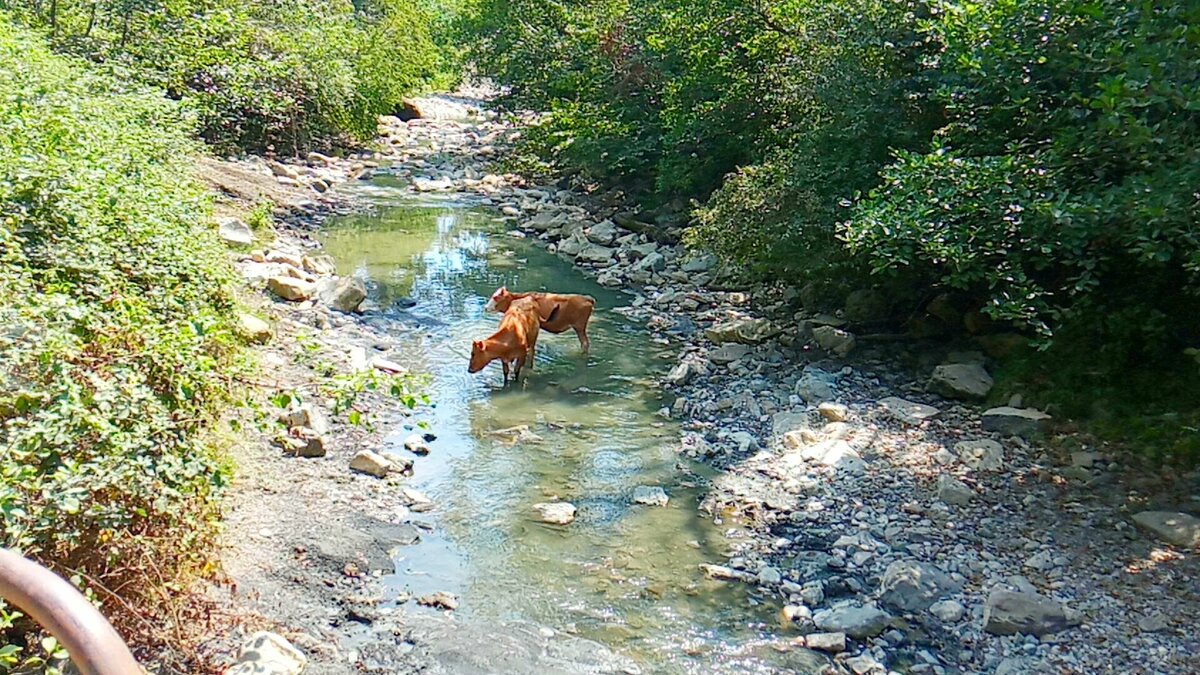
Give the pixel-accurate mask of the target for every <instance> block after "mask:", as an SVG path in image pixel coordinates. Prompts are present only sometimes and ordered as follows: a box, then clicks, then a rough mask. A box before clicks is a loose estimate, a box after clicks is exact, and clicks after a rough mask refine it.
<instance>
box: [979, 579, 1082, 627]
mask: <svg viewBox="0 0 1200 675" xmlns="http://www.w3.org/2000/svg"><path fill="white" fill-rule="evenodd" d="M1082 620H1083V619H1082V616H1080V614H1079V613H1078V612H1076V611H1075V610H1072V609H1070V608H1069V607H1067V606H1066V605H1063V604H1062V603H1059V602H1055V601H1054V600H1051V599H1050V598H1047V597H1044V596H1042V595H1038V594H1037V593H1020V592H1016V591H1004V590H996V591H992V594H991V595H989V596H988V599H987V603H986V604H985V605H984V607H983V629H984V630H985V631H987V632H989V633H992V634H993V635H1015V634H1017V633H1025V634H1028V635H1036V636H1038V637H1041V636H1043V635H1050V634H1052V633H1058V632H1061V631H1064V630H1066V629H1068V628H1071V627H1072V626H1078V625H1079V624H1080V623H1082Z"/></svg>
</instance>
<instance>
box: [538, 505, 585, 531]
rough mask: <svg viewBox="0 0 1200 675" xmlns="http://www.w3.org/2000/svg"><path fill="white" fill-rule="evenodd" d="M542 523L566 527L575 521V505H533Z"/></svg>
mask: <svg viewBox="0 0 1200 675" xmlns="http://www.w3.org/2000/svg"><path fill="white" fill-rule="evenodd" d="M533 510H534V511H536V512H537V514H538V518H539V519H540V520H541V521H542V522H543V523H550V524H552V525H568V524H570V523H571V522H573V521H574V520H575V505H574V504H571V503H569V502H542V503H539V504H534V505H533Z"/></svg>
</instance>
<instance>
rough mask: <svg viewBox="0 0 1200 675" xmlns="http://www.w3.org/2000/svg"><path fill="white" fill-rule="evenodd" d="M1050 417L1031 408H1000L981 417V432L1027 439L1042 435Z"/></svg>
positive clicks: (986, 411) (988, 411)
mask: <svg viewBox="0 0 1200 675" xmlns="http://www.w3.org/2000/svg"><path fill="white" fill-rule="evenodd" d="M1050 419H1051V418H1050V416H1049V415H1047V414H1046V413H1044V412H1042V411H1040V410H1034V409H1033V408H1010V407H1008V406H1001V407H999V408H992V409H990V410H985V411H984V413H983V417H982V422H983V430H984V431H994V432H997V433H1001V434H1005V435H1007V436H1021V437H1023V438H1028V437H1031V436H1037V435H1038V434H1041V433H1044V432H1045V431H1046V428H1047V427H1048V426H1049V423H1050Z"/></svg>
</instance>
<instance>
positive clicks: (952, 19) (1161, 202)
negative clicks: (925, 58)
mask: <svg viewBox="0 0 1200 675" xmlns="http://www.w3.org/2000/svg"><path fill="white" fill-rule="evenodd" d="M947 9H948V10H949V11H947V12H945V13H944V15H943V18H942V19H941V20H939V21H938V22H936V23H932V24H930V26H929V27H928V30H929V31H930V32H931V33H932V34H934V35H936V36H937V38H938V40H939V41H940V42H941V43H943V44H944V45H945V53H944V54H942V55H941V57H940V63H939V69H940V77H941V81H942V82H943V84H942V87H941V88H940V91H939V95H940V98H941V100H942V101H943V102H944V104H945V107H946V110H947V113H948V124H947V126H946V127H945V128H944V129H943V130H942V133H940V134H939V138H938V139H937V141H936V142H935V143H934V145H933V147H932V148H930V149H929V150H928V151H927V152H923V153H912V154H907V153H900V154H899V155H898V157H897V161H896V163H895V164H894V165H892V166H891V167H889V168H888V169H887V170H886V171H885V172H884V184H883V185H882V186H881V187H880V188H879V189H878V190H876V191H875V192H874V193H873V194H872V195H870V197H869V198H867V199H866V200H864V201H863V202H862V203H861V204H859V205H858V207H857V208H856V211H855V213H854V214H853V217H852V218H851V219H850V222H849V224H848V226H847V228H846V231H845V235H846V239H847V241H848V242H849V244H850V245H851V250H852V251H854V252H857V253H860V254H861V255H863V256H864V257H866V258H868V259H870V261H871V263H872V265H873V266H874V267H875V268H876V269H877V270H879V271H889V270H895V269H901V268H909V269H912V270H915V271H917V272H918V273H919V274H920V276H921V278H922V279H923V280H925V281H928V282H931V283H944V284H947V285H949V286H953V287H957V288H963V289H967V290H970V291H973V292H974V293H975V294H976V295H977V297H981V298H983V299H984V300H985V301H986V303H985V309H986V310H987V311H988V312H989V313H990V314H992V316H994V317H997V318H1002V319H1009V320H1012V321H1015V322H1017V323H1018V324H1020V325H1024V326H1030V327H1032V328H1035V329H1036V330H1038V331H1039V332H1041V333H1042V334H1043V335H1049V334H1050V333H1051V332H1052V330H1053V327H1054V326H1056V325H1064V324H1066V323H1068V322H1070V321H1073V320H1076V319H1079V320H1082V321H1090V320H1089V319H1086V318H1083V315H1085V314H1088V313H1097V312H1099V313H1110V312H1112V311H1114V310H1117V309H1120V310H1122V313H1123V314H1124V315H1125V318H1126V319H1127V320H1128V321H1129V322H1131V323H1132V324H1133V325H1142V326H1146V325H1149V324H1151V323H1154V322H1155V319H1154V318H1153V317H1154V316H1155V315H1158V314H1171V313H1172V310H1174V309H1177V308H1179V307H1182V306H1184V305H1185V304H1189V303H1194V302H1195V300H1196V294H1195V292H1196V290H1197V282H1200V234H1198V233H1197V231H1196V227H1195V223H1196V222H1197V217H1198V216H1200V202H1197V200H1196V197H1195V185H1197V184H1198V182H1200V118H1198V117H1197V115H1196V114H1195V112H1194V110H1195V108H1196V106H1197V105H1198V103H1197V101H1200V73H1197V71H1196V69H1195V67H1194V64H1195V63H1196V61H1197V59H1198V58H1200V42H1198V41H1197V40H1196V39H1194V38H1195V37H1196V36H1197V35H1200V32H1198V31H1200V8H1197V7H1195V6H1191V5H1187V4H1186V3H1185V4H1183V5H1161V6H1157V5H1152V4H1149V3H1141V4H1135V5H1129V4H1128V3H1121V2H1115V1H1106V2H1088V3H1078V2H1058V3H1053V5H1052V6H1051V7H1049V8H1046V7H1042V6H1035V5H1031V4H1026V3H997V4H980V5H966V6H961V7H959V6H953V7H948V8H947ZM1189 35H1190V36H1191V38H1192V39H1188V38H1187V37H1186V36H1189ZM1131 309H1137V310H1138V311H1137V312H1135V314H1136V315H1137V316H1130V314H1129V310H1131ZM1178 318H1179V319H1181V321H1180V322H1179V323H1178V324H1177V325H1176V326H1175V327H1173V328H1167V326H1165V325H1164V326H1163V327H1164V328H1165V329H1167V330H1168V331H1170V332H1172V333H1174V334H1173V335H1168V334H1165V333H1163V332H1160V331H1153V332H1154V333H1156V334H1157V336H1158V337H1157V338H1156V339H1157V340H1158V341H1160V342H1162V343H1164V344H1166V343H1174V346H1175V347H1176V348H1177V350H1175V351H1176V353H1177V351H1178V350H1182V348H1183V347H1184V346H1190V345H1185V344H1183V343H1182V342H1180V339H1182V338H1184V337H1185V336H1186V335H1187V334H1188V333H1190V334H1191V335H1192V336H1193V337H1194V336H1195V335H1197V333H1196V329H1198V328H1200V325H1198V324H1197V322H1196V320H1195V319H1194V317H1189V318H1185V317H1178ZM1133 342H1135V343H1143V344H1144V342H1143V341H1142V340H1141V339H1140V338H1135V339H1133Z"/></svg>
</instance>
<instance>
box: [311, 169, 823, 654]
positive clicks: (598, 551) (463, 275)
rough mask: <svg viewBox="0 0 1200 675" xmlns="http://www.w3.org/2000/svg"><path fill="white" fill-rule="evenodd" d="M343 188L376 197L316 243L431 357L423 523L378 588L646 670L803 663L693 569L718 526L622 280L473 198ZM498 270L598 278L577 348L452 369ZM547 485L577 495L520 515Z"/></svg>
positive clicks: (508, 274)
mask: <svg viewBox="0 0 1200 675" xmlns="http://www.w3.org/2000/svg"><path fill="white" fill-rule="evenodd" d="M353 189H354V190H355V191H357V192H359V193H360V194H359V195H358V196H360V197H364V198H366V199H368V200H373V201H374V202H375V203H377V204H379V205H380V206H381V207H382V208H381V209H380V211H379V212H378V213H376V214H373V215H367V216H350V217H344V218H342V219H340V220H338V221H335V222H333V223H331V224H330V225H329V227H328V228H327V230H326V231H325V234H324V245H325V248H326V250H327V252H328V253H330V254H331V255H332V256H333V257H334V258H335V259H336V260H337V262H338V265H339V268H340V270H339V271H340V273H342V274H353V275H355V276H357V277H359V278H361V279H362V280H363V281H364V282H366V284H367V286H368V288H369V290H370V297H371V301H372V302H373V303H375V304H376V305H377V306H378V307H379V308H380V309H382V310H383V311H382V313H381V314H377V315H376V319H375V321H377V322H378V323H377V327H378V328H380V329H382V330H383V331H385V332H386V333H387V334H388V335H389V336H390V337H392V338H393V341H394V350H393V353H394V354H395V355H396V357H397V358H398V359H399V360H402V361H407V362H410V363H414V364H416V365H417V367H419V368H423V369H424V370H425V371H426V372H428V373H430V375H431V376H432V383H431V390H430V392H429V393H430V396H431V398H432V399H433V401H434V402H435V403H436V406H435V408H434V409H433V411H432V414H431V416H429V418H428V419H427V421H428V422H429V425H430V429H431V430H432V431H433V432H434V433H436V435H437V439H436V441H434V442H433V443H432V444H431V445H432V448H433V452H432V453H431V454H430V455H429V456H428V457H425V458H421V459H418V460H417V463H416V474H415V476H414V477H413V479H412V480H411V484H412V486H413V487H415V488H417V489H419V490H421V491H422V492H424V493H425V494H426V495H428V496H429V497H430V498H431V499H432V500H433V502H434V504H435V505H436V508H435V509H434V510H433V511H432V512H430V513H427V514H419V517H421V518H423V519H426V521H427V522H429V523H430V524H432V526H433V528H434V529H433V531H432V532H430V533H427V534H426V535H425V536H424V537H423V539H422V541H421V542H420V543H419V544H416V545H414V546H410V547H407V548H404V549H402V550H401V551H400V552H399V554H398V557H397V559H396V564H397V573H396V574H395V575H394V576H392V577H389V578H388V579H387V583H388V586H389V588H390V589H392V590H393V591H394V592H395V594H396V595H402V594H403V593H410V594H412V595H413V596H414V597H415V596H420V595H423V594H426V593H430V592H435V591H448V592H451V593H454V594H457V595H459V596H460V597H461V604H460V606H459V608H458V610H457V612H456V616H458V617H460V618H462V619H464V620H467V619H475V620H482V621H510V620H518V621H528V622H532V623H536V624H538V625H541V626H547V627H550V628H553V629H555V630H561V631H566V632H569V633H571V634H574V635H578V636H580V637H584V638H589V639H592V640H596V641H598V642H601V643H603V644H605V645H608V646H609V647H611V648H612V649H614V650H615V651H617V652H619V653H621V654H625V655H628V656H630V657H632V658H634V659H636V660H637V661H638V662H639V663H640V664H642V666H643V672H654V673H724V672H730V673H733V672H743V673H744V672H764V673H765V672H797V671H798V670H799V671H802V670H809V669H810V668H809V667H808V665H809V664H811V661H807V662H805V664H800V663H796V662H795V659H796V658H798V657H799V656H800V655H798V654H793V655H789V654H784V653H781V652H779V651H777V650H776V649H774V648H773V647H771V646H770V645H771V644H772V643H778V642H779V641H780V639H779V638H780V636H778V635H775V631H777V630H778V623H777V619H776V617H777V615H778V610H779V607H778V606H773V605H770V604H764V603H761V602H759V601H758V600H756V599H755V598H752V597H750V595H749V589H748V587H746V586H744V585H742V584H730V583H722V582H717V581H710V580H707V579H705V578H704V577H703V575H702V574H701V572H700V570H699V568H698V566H699V565H700V564H701V563H722V562H724V561H725V559H726V555H725V554H726V548H727V546H728V544H727V542H728V539H727V537H726V536H725V533H724V529H725V528H729V527H732V525H730V524H728V523H724V524H720V525H718V524H715V523H714V522H713V520H712V518H711V517H705V516H704V515H703V514H702V513H700V512H699V511H698V508H697V507H698V501H699V500H700V499H702V497H703V494H702V491H703V489H704V488H703V485H704V483H705V481H704V476H705V475H706V474H705V472H706V468H705V467H704V466H703V465H699V464H695V463H693V462H690V461H689V460H687V459H686V458H685V457H683V456H681V455H680V454H678V452H677V448H678V444H679V441H680V430H679V428H678V426H677V424H676V423H674V422H672V421H670V420H669V419H666V418H665V417H663V416H660V415H659V414H658V412H657V411H658V410H659V409H660V408H662V407H663V406H664V405H667V404H669V403H670V401H667V400H663V399H662V398H661V392H660V391H659V389H658V388H657V387H656V386H655V384H654V383H655V382H656V381H657V380H658V379H659V378H660V377H661V376H662V375H663V374H664V373H665V372H666V371H667V369H668V368H669V366H670V365H671V364H672V363H674V354H673V353H668V351H667V347H666V346H665V345H660V344H655V343H654V342H653V341H652V339H651V336H650V335H649V334H648V333H647V332H646V331H645V330H644V329H643V328H642V327H641V326H640V325H637V324H634V323H632V322H630V321H628V320H626V319H624V318H623V317H622V316H621V315H620V314H618V313H616V312H614V311H613V310H614V308H618V307H621V306H624V305H627V304H628V303H629V301H630V300H631V296H628V295H626V294H624V293H621V292H618V291H615V290H612V289H607V288H604V287H601V286H599V285H598V284H596V283H595V282H594V281H593V280H591V279H589V278H587V277H585V276H584V275H583V274H582V273H580V272H579V271H578V270H577V269H576V268H575V267H574V266H572V265H571V264H570V263H569V262H567V261H565V260H562V259H560V258H558V257H556V256H554V255H552V254H550V253H548V252H546V251H545V250H544V249H543V248H541V247H540V246H538V245H537V244H536V243H534V242H530V241H527V240H524V239H521V238H519V237H516V236H513V235H511V234H508V233H507V232H506V231H505V228H504V226H503V223H502V222H501V221H500V220H499V219H498V218H497V217H496V216H495V215H494V212H493V211H491V210H489V209H487V208H485V207H482V206H479V205H477V204H472V203H470V202H464V201H450V200H438V199H436V198H422V200H418V198H417V197H413V196H412V195H411V193H405V192H404V191H403V190H402V188H401V185H400V183H398V182H395V181H394V179H389V178H377V179H375V180H373V181H370V182H364V183H363V184H361V185H360V186H357V187H355V188H353ZM502 285H507V286H508V288H509V289H512V290H522V291H524V290H543V289H545V290H552V291H555V292H566V293H586V294H589V295H592V296H593V297H595V298H596V299H597V311H596V314H595V316H594V317H593V320H592V323H591V327H590V331H589V333H590V335H591V339H592V350H591V353H590V354H587V355H584V354H582V353H581V351H580V347H579V343H578V341H577V339H576V337H575V335H574V334H573V333H572V332H567V333H563V334H561V335H551V334H548V333H543V334H542V336H541V337H540V338H539V342H538V359H537V363H536V367H535V368H534V370H533V371H532V374H531V375H530V377H529V378H528V379H527V381H525V382H524V383H523V384H522V385H520V386H517V387H509V388H507V389H505V388H501V386H500V385H501V373H500V366H499V364H498V363H494V364H492V365H490V366H489V367H488V368H487V369H485V370H484V371H483V372H481V373H478V374H476V375H471V374H468V373H467V359H468V356H469V352H470V345H471V341H472V340H474V339H480V338H483V337H486V336H487V335H490V334H491V333H492V332H494V331H495V328H496V325H497V323H498V318H499V317H498V316H497V315H495V314H487V313H485V312H484V305H485V303H486V302H487V299H488V297H489V296H490V295H491V293H492V292H493V291H494V290H495V289H496V288H498V287H499V286H502ZM408 433H411V431H408V430H397V432H396V434H395V435H394V437H393V438H391V439H390V442H391V443H393V444H394V445H395V446H397V447H398V446H399V445H400V444H401V443H402V440H403V438H404V436H406V435H407V434H408ZM397 451H400V452H402V450H397ZM638 486H659V487H662V488H663V489H664V490H665V491H666V492H667V494H668V495H669V496H670V501H669V503H668V505H667V506H666V507H656V506H645V505H637V504H634V503H633V502H632V500H631V495H632V493H633V491H634V489H635V488H637V487H638ZM555 499H562V500H566V501H570V502H571V503H573V504H575V505H576V507H577V508H578V514H577V519H576V520H575V522H574V523H572V524H571V525H568V526H565V527H564V526H555V525H547V524H543V523H540V522H538V521H537V519H536V517H535V514H534V513H533V511H532V510H531V508H530V506H531V505H532V504H534V503H537V502H547V501H553V500H555ZM406 611H409V612H420V611H431V610H421V609H417V608H416V607H415V604H414V603H409V605H407V607H406Z"/></svg>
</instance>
